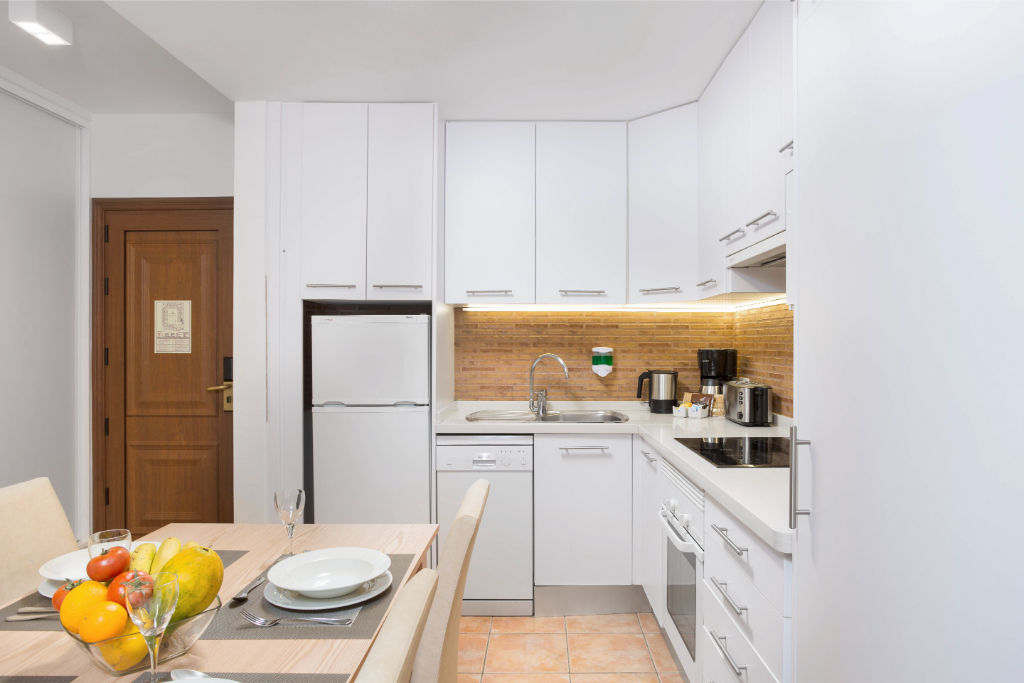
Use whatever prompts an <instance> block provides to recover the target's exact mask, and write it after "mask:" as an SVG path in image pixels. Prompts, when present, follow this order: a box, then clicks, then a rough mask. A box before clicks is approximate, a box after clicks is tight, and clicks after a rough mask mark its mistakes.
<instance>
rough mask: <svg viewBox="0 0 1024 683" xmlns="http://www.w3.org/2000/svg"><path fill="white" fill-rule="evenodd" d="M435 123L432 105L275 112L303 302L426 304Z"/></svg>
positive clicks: (290, 244)
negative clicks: (279, 123) (418, 301)
mask: <svg viewBox="0 0 1024 683" xmlns="http://www.w3.org/2000/svg"><path fill="white" fill-rule="evenodd" d="M436 120H437V119H436V113H435V106H434V105H433V104H371V105H366V104H334V103H315V104H286V105H284V110H283V119H282V127H283V130H282V139H283V141H284V144H283V148H282V149H283V151H282V154H283V157H284V160H283V168H284V172H283V174H282V188H283V193H284V202H285V204H286V207H285V208H286V211H285V215H287V216H289V217H291V220H295V221H297V222H298V226H294V225H291V224H288V225H286V226H285V231H286V232H287V233H288V234H289V235H291V236H292V238H291V240H286V242H285V247H286V248H296V247H297V248H298V250H299V253H300V258H299V261H300V263H301V265H300V281H301V285H302V297H303V298H304V299H347V300H359V299H402V300H416V299H430V298H432V286H431V283H432V280H431V273H432V255H433V250H432V249H431V245H432V243H433V226H434V213H435V212H434V194H435V193H434V187H435V185H434V138H435V136H434V131H435V129H436ZM295 207H298V210H297V211H296V210H295ZM296 227H297V230H296ZM296 236H297V240H298V244H297V245H296V244H295V243H294V240H295V237H296Z"/></svg>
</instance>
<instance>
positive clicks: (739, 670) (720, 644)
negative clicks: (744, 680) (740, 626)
mask: <svg viewBox="0 0 1024 683" xmlns="http://www.w3.org/2000/svg"><path fill="white" fill-rule="evenodd" d="M708 633H710V634H711V640H712V641H713V642H714V643H715V647H717V648H718V651H719V652H721V653H722V656H723V657H725V661H726V662H728V664H729V667H730V668H731V669H732V672H733V673H734V674H736V675H737V676H742V675H743V672H744V671H746V670H747V667H745V666H740V665H739V664H737V663H736V660H735V659H733V658H732V655H731V654H729V651H728V650H726V649H725V638H726V636H720V635H718V634H717V633H715V632H714V631H712V630H711V629H708Z"/></svg>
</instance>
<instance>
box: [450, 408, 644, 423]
mask: <svg viewBox="0 0 1024 683" xmlns="http://www.w3.org/2000/svg"><path fill="white" fill-rule="evenodd" d="M466 421H467V422H578V423H584V422H590V423H600V422H628V421H629V417H628V416H627V415H626V414H625V413H620V412H618V411H617V410H561V411H559V410H552V411H551V412H549V413H548V414H546V415H545V416H544V417H541V418H538V417H537V415H536V414H534V413H532V412H530V411H529V410H478V411H476V412H475V413H470V414H469V415H467V416H466Z"/></svg>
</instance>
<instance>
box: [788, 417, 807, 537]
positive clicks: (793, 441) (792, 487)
mask: <svg viewBox="0 0 1024 683" xmlns="http://www.w3.org/2000/svg"><path fill="white" fill-rule="evenodd" d="M809 445H811V442H810V441H808V440H807V439H798V438H797V436H796V425H792V426H791V427H790V428H789V528H790V529H796V517H797V515H809V514H811V511H810V510H809V509H801V508H800V507H798V504H797V501H796V485H797V467H796V463H797V458H796V448H797V446H809Z"/></svg>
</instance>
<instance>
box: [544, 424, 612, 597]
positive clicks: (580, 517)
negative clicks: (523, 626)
mask: <svg viewBox="0 0 1024 683" xmlns="http://www.w3.org/2000/svg"><path fill="white" fill-rule="evenodd" d="M631 446H632V439H631V437H630V436H629V435H628V434H615V435H607V434H604V435H599V436H586V435H573V436H562V435H552V434H537V435H535V436H534V442H533V448H534V474H533V477H534V481H533V491H534V501H533V505H534V520H535V523H534V552H535V557H534V581H535V582H536V583H537V585H541V586H567V585H597V586H613V585H616V586H624V585H631V584H632V576H631V573H632V572H631V569H632V538H631V536H632V489H631V487H632V484H631V470H632V464H631V463H632V456H631V451H632V447H631Z"/></svg>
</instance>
